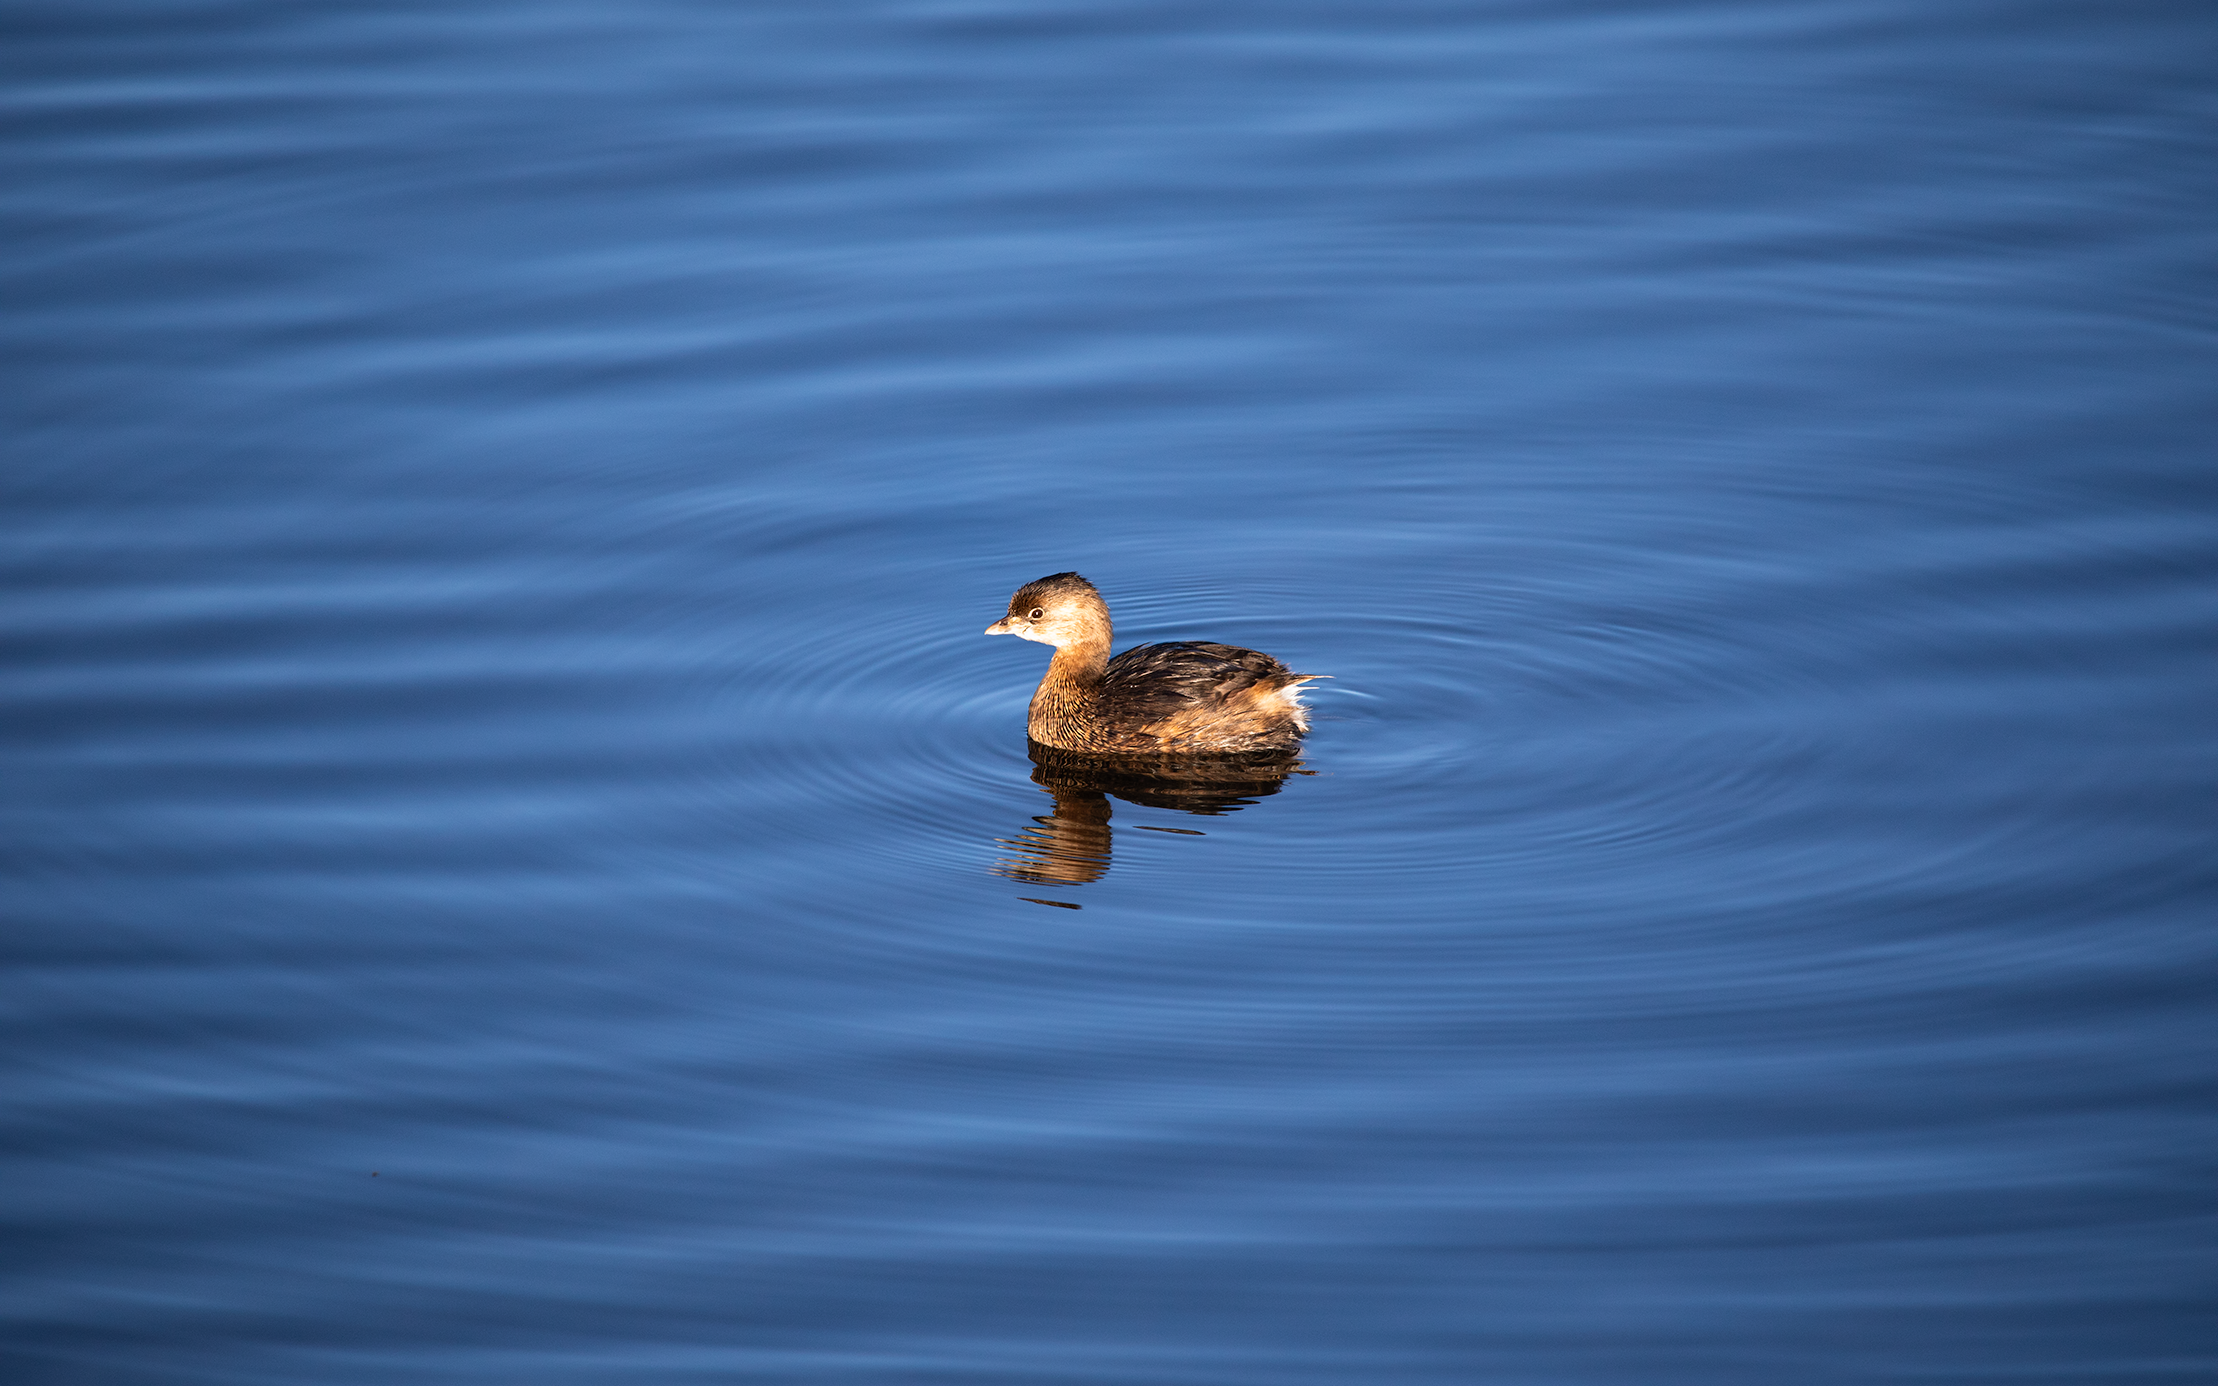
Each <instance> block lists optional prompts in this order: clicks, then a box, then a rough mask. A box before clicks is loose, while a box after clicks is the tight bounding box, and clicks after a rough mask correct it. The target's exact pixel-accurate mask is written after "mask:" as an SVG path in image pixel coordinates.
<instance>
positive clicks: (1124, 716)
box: [986, 573, 1323, 755]
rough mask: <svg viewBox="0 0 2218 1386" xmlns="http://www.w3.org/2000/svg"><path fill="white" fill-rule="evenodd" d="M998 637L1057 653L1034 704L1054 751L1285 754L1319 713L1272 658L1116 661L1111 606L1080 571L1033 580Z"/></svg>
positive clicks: (999, 624)
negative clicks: (1112, 653)
mask: <svg viewBox="0 0 2218 1386" xmlns="http://www.w3.org/2000/svg"><path fill="white" fill-rule="evenodd" d="M986 634H988V635H1018V636H1022V637H1024V638H1025V639H1027V640H1037V641H1039V642H1040V643H1041V644H1043V645H1053V646H1054V647H1055V658H1054V660H1053V661H1052V662H1051V663H1049V665H1048V666H1047V677H1045V678H1043V679H1041V680H1040V687H1039V691H1038V692H1036V693H1034V694H1033V695H1032V715H1031V721H1030V725H1029V730H1030V732H1031V734H1032V739H1033V740H1034V741H1037V742H1039V743H1040V744H1042V745H1044V746H1055V747H1059V748H1061V749H1063V750H1066V751H1097V752H1120V753H1125V754H1135V753H1137V754H1142V755H1148V754H1174V755H1192V754H1197V753H1200V754H1209V755H1216V754H1231V753H1237V752H1245V751H1285V750H1292V749H1293V748H1294V747H1296V746H1298V745H1300V744H1301V739H1302V733H1304V732H1306V731H1308V730H1309V713H1308V710H1307V709H1306V708H1304V707H1303V706H1302V703H1301V696H1300V694H1301V687H1300V685H1302V684H1303V683H1305V682H1307V681H1308V680H1310V679H1314V678H1322V677H1323V675H1321V674H1297V673H1295V672H1294V671H1293V670H1291V669H1289V668H1287V667H1286V666H1285V665H1283V664H1281V663H1279V662H1278V661H1277V660H1275V659H1273V658H1271V657H1270V656H1269V655H1267V654H1259V653H1257V652H1256V651H1254V650H1243V649H1240V648H1239V647H1237V646H1234V645H1217V644H1212V643H1210V642H1208V641H1205V640H1180V641H1175V642H1173V643H1171V644H1167V645H1137V646H1134V647H1133V648H1132V649H1129V650H1126V651H1125V652H1124V653H1123V654H1121V655H1118V656H1117V657H1116V658H1115V659H1111V658H1109V636H1110V625H1109V604H1108V603H1107V602H1104V601H1103V600H1102V599H1101V593H1100V592H1099V591H1097V590H1095V588H1094V585H1093V584H1092V583H1090V582H1088V581H1086V579H1084V578H1082V577H1080V576H1079V575H1078V574H1076V573H1056V574H1054V575H1052V576H1050V577H1044V578H1041V579H1040V580H1039V581H1037V582H1028V583H1026V584H1025V585H1024V586H1022V587H1020V588H1018V589H1017V593H1016V595H1015V596H1013V597H1011V598H1010V599H1009V614H1008V615H1007V616H1005V617H1003V618H1002V619H1001V620H999V621H996V622H994V623H993V624H992V625H990V626H988V627H986Z"/></svg>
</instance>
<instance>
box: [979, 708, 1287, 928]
mask: <svg viewBox="0 0 2218 1386" xmlns="http://www.w3.org/2000/svg"><path fill="white" fill-rule="evenodd" d="M1026 747H1027V751H1028V753H1029V754H1030V755H1031V757H1032V782H1033V783H1034V784H1036V785H1038V786H1040V787H1041V788H1042V789H1044V790H1046V791H1047V792H1048V793H1050V794H1052V795H1054V796H1055V811H1054V812H1053V813H1049V814H1045V815H1042V816H1040V817H1037V818H1034V819H1033V820H1032V826H1030V827H1028V828H1025V829H1024V830H1023V831H1021V832H1020V833H1018V834H1017V836H1015V837H1013V838H997V839H995V841H996V842H998V843H999V844H1000V845H1002V846H1004V847H1008V848H1011V849H1012V850H1014V852H1015V853H1016V855H1015V856H1014V857H1005V858H1003V859H1002V860H1000V861H997V862H995V863H994V866H993V871H994V874H996V875H999V876H1005V877H1007V878H1008V879H1010V880H1012V881H1023V882H1026V883H1027V884H1035V885H1062V886H1073V885H1086V884H1089V883H1091V882H1094V881H1098V880H1100V879H1101V878H1102V877H1103V876H1106V875H1108V874H1109V862H1110V856H1111V847H1110V828H1109V819H1110V816H1111V809H1110V804H1109V801H1110V800H1111V799H1122V800H1124V801H1125V802H1126V803H1128V804H1137V805H1139V806H1141V807H1144V808H1159V809H1175V810H1177V811H1178V812H1181V813H1191V814H1197V815H1202V816H1216V815H1221V814H1227V813H1237V812H1238V811H1239V810H1241V809H1244V808H1247V807H1249V806H1250V805H1252V804H1254V803H1255V802H1256V801H1257V800H1259V799H1263V798H1266V797H1268V796H1270V795H1273V794H1276V793H1278V792H1279V790H1280V789H1281V788H1283V787H1284V786H1285V784H1286V780H1287V777H1288V776H1290V775H1310V774H1315V773H1316V772H1315V771H1313V770H1304V769H1302V761H1301V759H1300V757H1298V756H1294V755H1288V754H1285V753H1282V752H1260V753H1254V754H1249V755H1238V756H1109V755H1090V754H1087V753H1084V752H1080V751H1065V750H1059V749H1057V748H1056V747H1053V746H1043V745H1041V744H1040V743H1039V742H1037V741H1032V742H1027V743H1026ZM1134 826H1136V827H1141V828H1145V829H1147V830H1149V831H1153V832H1165V833H1178V834H1181V835H1186V836H1195V837H1199V836H1204V835H1205V834H1203V833H1201V832H1199V831H1198V830H1196V829H1190V828H1161V827H1154V826H1153V825H1149V824H1136V825H1134ZM1027 898H1029V897H1027ZM1033 903H1035V904H1042V905H1062V906H1064V907H1066V908H1071V906H1070V905H1069V904H1068V902H1066V901H1061V900H1036V901H1034V902H1033Z"/></svg>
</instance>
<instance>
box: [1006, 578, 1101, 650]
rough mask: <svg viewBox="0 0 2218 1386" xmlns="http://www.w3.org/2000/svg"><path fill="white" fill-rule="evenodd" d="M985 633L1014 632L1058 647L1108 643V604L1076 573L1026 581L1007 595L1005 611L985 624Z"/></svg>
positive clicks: (1027, 638) (1011, 633)
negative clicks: (999, 617)
mask: <svg viewBox="0 0 2218 1386" xmlns="http://www.w3.org/2000/svg"><path fill="white" fill-rule="evenodd" d="M986 634H988V635H1016V636H1022V637H1023V638H1024V639H1026V640H1037V641H1039V642H1040V643H1041V644H1043V645H1053V646H1055V647H1056V648H1057V649H1062V648H1064V647H1066V646H1070V645H1092V644H1101V645H1106V644H1108V643H1109V604H1108V603H1107V602H1105V601H1103V600H1102V599H1101V593H1100V592H1098V591H1096V590H1095V588H1094V585H1093V584H1092V583H1090V582H1088V581H1086V579H1084V578H1082V577H1080V576H1079V575H1078V574H1076V573H1055V574H1052V575H1050V576H1048V577H1044V578H1041V579H1040V580H1039V581H1037V582H1028V583H1026V584H1024V586H1022V587H1019V588H1018V589H1017V593H1016V595H1015V596H1013V597H1011V598H1009V614H1008V615H1007V616H1004V617H1002V618H1001V619H1000V620H998V621H996V622H994V623H993V624H992V625H990V626H988V627H986Z"/></svg>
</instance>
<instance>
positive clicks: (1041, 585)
mask: <svg viewBox="0 0 2218 1386" xmlns="http://www.w3.org/2000/svg"><path fill="white" fill-rule="evenodd" d="M1077 592H1093V593H1095V594H1096V595H1099V589H1098V588H1096V587H1095V586H1094V585H1093V584H1092V583H1090V582H1088V581H1086V579H1084V578H1082V577H1080V576H1079V575H1078V574H1076V573H1049V574H1048V575H1047V576H1046V577H1044V578H1037V579H1034V580H1033V581H1031V582H1028V583H1026V584H1024V586H1022V587H1019V588H1018V589H1017V591H1016V595H1015V596H1013V597H1011V598H1009V609H1010V610H1011V611H1015V610H1016V609H1017V608H1019V607H1024V606H1031V605H1032V604H1034V603H1035V602H1042V601H1046V600H1047V599H1048V598H1050V597H1067V596H1070V595H1072V594H1073V593H1077Z"/></svg>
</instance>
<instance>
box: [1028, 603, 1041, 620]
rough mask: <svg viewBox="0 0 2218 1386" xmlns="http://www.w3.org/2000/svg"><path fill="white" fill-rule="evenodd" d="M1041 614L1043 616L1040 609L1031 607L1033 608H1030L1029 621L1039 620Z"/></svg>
mask: <svg viewBox="0 0 2218 1386" xmlns="http://www.w3.org/2000/svg"><path fill="white" fill-rule="evenodd" d="M1042 614H1043V613H1042V612H1041V611H1040V609H1039V608H1038V607H1036V606H1035V607H1033V608H1032V615H1031V617H1030V618H1029V619H1031V620H1034V621H1037V620H1039V619H1040V617H1041V615H1042Z"/></svg>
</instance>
